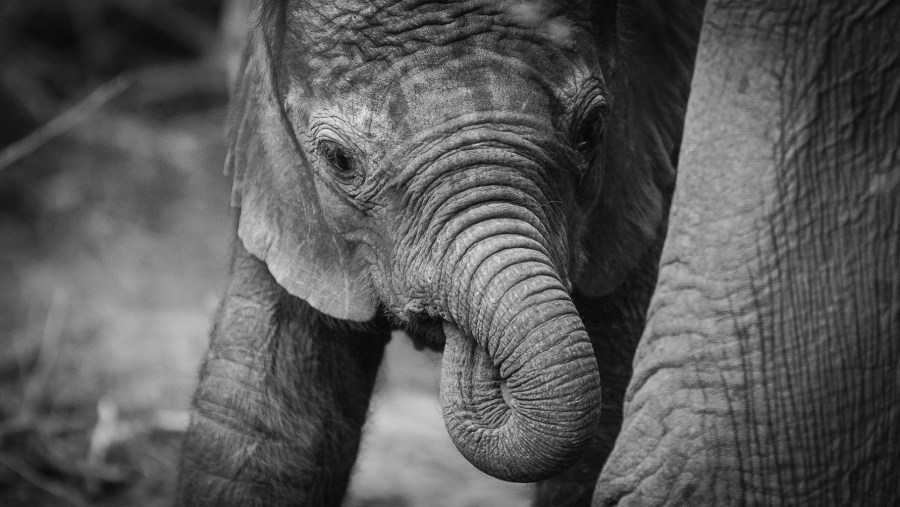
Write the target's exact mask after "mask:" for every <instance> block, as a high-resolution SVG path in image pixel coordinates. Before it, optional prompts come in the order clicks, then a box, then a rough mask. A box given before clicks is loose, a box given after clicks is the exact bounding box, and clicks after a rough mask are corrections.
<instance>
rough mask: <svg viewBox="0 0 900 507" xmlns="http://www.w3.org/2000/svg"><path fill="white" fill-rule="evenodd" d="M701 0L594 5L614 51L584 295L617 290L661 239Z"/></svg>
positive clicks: (604, 40) (582, 277)
mask: <svg viewBox="0 0 900 507" xmlns="http://www.w3.org/2000/svg"><path fill="white" fill-rule="evenodd" d="M704 4H705V2H704V1H702V0H699V1H698V0H687V1H683V2H670V1H658V0H631V1H618V2H614V1H612V0H610V1H606V2H598V3H597V4H595V5H598V6H599V7H597V12H596V13H595V14H596V15H597V16H600V17H602V18H605V20H606V21H601V22H600V23H599V26H600V27H601V28H600V29H601V31H603V32H604V33H601V34H598V39H599V40H600V41H601V44H602V45H603V46H604V47H608V48H611V49H610V50H609V51H608V52H607V54H608V55H609V56H608V61H607V62H606V65H605V67H606V68H605V69H604V71H605V73H606V77H607V79H606V81H607V87H608V88H609V92H610V96H611V98H612V103H611V109H610V119H609V124H608V126H607V129H606V139H605V140H604V142H603V146H602V148H601V150H602V151H601V161H600V162H601V164H602V165H603V167H604V168H605V169H604V171H602V172H603V174H602V176H601V177H602V179H603V181H602V183H600V184H598V186H599V185H602V189H601V191H600V192H599V198H598V200H597V201H596V202H595V203H593V208H592V210H591V211H590V216H589V220H588V223H589V224H591V225H590V226H589V229H590V230H589V231H588V232H587V233H586V234H585V235H584V242H583V246H584V252H585V257H584V259H583V261H582V263H581V264H580V266H579V270H578V274H577V278H576V285H577V287H578V289H579V291H580V292H582V293H583V294H585V295H588V296H602V295H605V294H608V293H609V292H611V291H612V290H614V289H615V288H616V287H617V286H618V285H619V284H620V283H621V282H622V281H623V280H624V279H625V277H626V276H628V274H629V273H630V272H631V270H632V269H634V267H635V266H637V265H638V264H639V263H640V261H641V258H642V257H643V256H644V255H645V253H646V252H647V251H648V249H649V247H650V246H651V245H653V244H654V243H655V242H657V241H661V240H662V235H663V234H664V231H665V216H666V214H667V210H668V206H669V201H670V197H671V195H672V191H673V189H674V185H675V165H676V162H677V159H678V147H679V145H680V143H681V133H682V127H683V124H684V114H685V109H686V107H687V99H688V94H689V91H690V81H691V75H692V73H693V68H694V57H695V55H696V49H697V41H698V39H699V35H700V26H701V23H702V20H703V8H704ZM609 19H615V23H609V21H608V20H609ZM588 186H591V185H588Z"/></svg>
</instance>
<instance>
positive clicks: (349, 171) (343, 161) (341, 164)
mask: <svg viewBox="0 0 900 507" xmlns="http://www.w3.org/2000/svg"><path fill="white" fill-rule="evenodd" d="M316 151H317V152H318V153H319V156H321V157H322V158H323V159H324V160H325V162H326V163H327V164H328V165H329V167H331V169H332V170H333V171H334V173H335V174H336V175H337V176H338V177H340V178H348V179H349V178H354V177H356V176H357V169H358V166H359V164H357V162H356V160H355V159H354V158H353V156H352V155H350V154H349V153H347V149H346V148H344V147H343V146H341V145H340V144H338V143H336V142H334V141H319V143H318V144H317V145H316Z"/></svg>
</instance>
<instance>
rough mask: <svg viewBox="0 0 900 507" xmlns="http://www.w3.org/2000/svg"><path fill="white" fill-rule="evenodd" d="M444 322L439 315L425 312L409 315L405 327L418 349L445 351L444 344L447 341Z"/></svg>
mask: <svg viewBox="0 0 900 507" xmlns="http://www.w3.org/2000/svg"><path fill="white" fill-rule="evenodd" d="M444 322H445V321H444V320H443V319H441V318H439V317H432V316H430V315H427V314H425V313H414V314H411V315H409V320H408V321H407V322H406V325H405V327H406V330H407V332H408V334H409V336H410V339H412V342H413V346H414V347H415V348H416V350H424V349H430V350H434V351H437V352H443V351H444V344H445V343H446V341H447V337H446V335H445V334H444Z"/></svg>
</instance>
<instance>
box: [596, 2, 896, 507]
mask: <svg viewBox="0 0 900 507" xmlns="http://www.w3.org/2000/svg"><path fill="white" fill-rule="evenodd" d="M776 4H778V3H776V2H730V1H711V2H710V3H709V4H708V6H707V11H706V17H705V21H704V27H703V32H702V36H701V40H700V47H699V50H698V55H697V65H696V74H695V77H694V82H693V85H692V91H691V98H690V103H689V106H688V113H687V118H686V125H685V130H684V142H683V144H682V152H681V159H680V162H679V173H678V180H677V186H676V192H675V196H674V198H673V203H672V209H671V214H670V222H669V232H668V237H667V239H666V243H665V247H664V250H663V255H662V259H661V267H660V276H659V283H658V286H657V288H656V291H655V294H654V296H653V300H652V303H651V307H650V311H649V317H648V319H649V322H648V326H647V329H646V331H645V333H644V335H643V337H642V339H641V343H640V345H639V348H638V350H637V354H636V357H635V368H634V377H633V380H632V382H631V384H630V386H629V388H628V391H627V394H626V399H625V416H624V422H623V426H622V432H621V434H620V435H619V437H618V440H617V441H616V444H615V449H614V451H613V453H612V455H611V456H610V458H609V461H608V462H607V464H606V466H605V468H604V470H603V473H602V475H601V478H600V481H599V482H598V486H597V489H596V493H595V505H640V506H647V505H782V504H783V505H811V506H819V505H900V148H898V146H900V32H898V27H900V3H898V2H876V1H857V2H844V1H829V2H798V3H792V7H790V8H789V7H787V4H788V3H787V2H785V3H780V4H778V5H780V6H781V8H780V9H779V8H776V7H774V6H775V5H776Z"/></svg>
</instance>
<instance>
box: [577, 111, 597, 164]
mask: <svg viewBox="0 0 900 507" xmlns="http://www.w3.org/2000/svg"><path fill="white" fill-rule="evenodd" d="M603 126H604V125H603V111H602V109H601V108H600V107H593V108H591V109H590V110H589V111H588V113H587V114H586V115H585V116H584V118H582V120H581V121H580V122H578V127H577V128H576V129H575V135H574V139H573V141H574V143H575V151H576V152H577V153H578V154H579V155H580V156H581V158H582V159H583V160H584V161H585V162H586V163H587V164H588V165H590V164H591V163H593V159H594V155H595V154H596V151H597V146H598V145H599V144H600V140H601V139H602V137H603V130H604V129H603Z"/></svg>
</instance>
